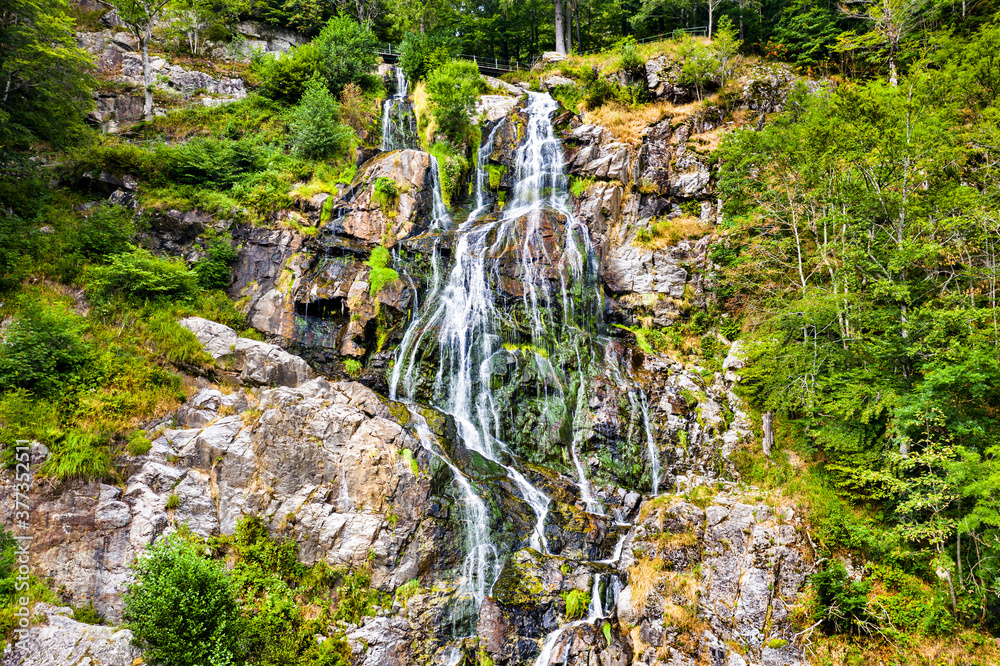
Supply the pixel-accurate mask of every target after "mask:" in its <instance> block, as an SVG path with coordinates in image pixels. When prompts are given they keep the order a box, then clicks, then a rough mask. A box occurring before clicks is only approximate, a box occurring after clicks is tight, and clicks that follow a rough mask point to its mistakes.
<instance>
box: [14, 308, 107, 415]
mask: <svg viewBox="0 0 1000 666" xmlns="http://www.w3.org/2000/svg"><path fill="white" fill-rule="evenodd" d="M21 303H22V306H21V311H20V313H19V314H18V316H17V317H16V318H15V319H14V321H13V323H12V324H11V325H10V327H9V328H8V329H7V331H6V339H5V340H4V341H3V343H2V344H0V390H4V391H9V390H11V389H17V388H22V389H27V390H29V391H31V392H33V393H34V394H35V395H37V396H42V397H46V396H51V397H55V396H58V395H59V394H61V393H62V392H63V391H64V389H65V387H66V385H67V384H69V385H77V384H82V383H85V382H86V379H87V377H86V375H87V374H88V373H87V370H88V368H89V367H90V365H91V360H92V357H93V350H92V349H91V348H90V345H89V344H88V343H87V342H86V341H85V339H84V337H83V333H84V329H85V325H86V322H85V320H84V318H83V317H80V316H79V315H76V314H73V313H71V312H69V311H68V310H67V309H66V308H65V307H63V306H62V305H61V304H59V303H52V304H45V303H43V302H41V300H40V299H35V298H31V297H25V298H23V299H22V300H21Z"/></svg>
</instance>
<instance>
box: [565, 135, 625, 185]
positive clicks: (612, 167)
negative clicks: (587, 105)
mask: <svg viewBox="0 0 1000 666" xmlns="http://www.w3.org/2000/svg"><path fill="white" fill-rule="evenodd" d="M569 138H570V141H572V142H574V143H578V144H579V145H580V148H579V149H578V150H577V151H576V153H575V155H573V156H572V159H571V160H570V162H569V169H570V171H571V172H572V173H574V174H577V175H580V176H583V177H587V178H600V179H601V180H617V181H620V182H622V183H627V182H630V181H631V180H632V168H633V162H634V159H633V156H632V151H631V149H630V148H629V146H627V145H625V144H623V143H618V142H609V140H608V139H609V135H608V133H607V131H606V130H605V129H604V128H603V127H601V126H600V125H580V126H579V127H577V128H575V129H573V130H572V131H571V132H570V137H569Z"/></svg>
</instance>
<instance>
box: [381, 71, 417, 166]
mask: <svg viewBox="0 0 1000 666" xmlns="http://www.w3.org/2000/svg"><path fill="white" fill-rule="evenodd" d="M393 69H394V70H395V73H396V92H395V93H394V94H393V95H392V97H389V98H388V99H386V100H385V101H384V102H383V103H382V145H381V148H382V150H383V151H390V150H402V149H404V148H413V147H414V146H415V145H416V136H417V127H416V118H414V116H413V109H412V108H411V107H410V101H409V99H407V94H408V92H409V90H408V87H407V82H406V76H405V75H404V74H403V70H402V69H400V68H399V67H398V66H396V67H393Z"/></svg>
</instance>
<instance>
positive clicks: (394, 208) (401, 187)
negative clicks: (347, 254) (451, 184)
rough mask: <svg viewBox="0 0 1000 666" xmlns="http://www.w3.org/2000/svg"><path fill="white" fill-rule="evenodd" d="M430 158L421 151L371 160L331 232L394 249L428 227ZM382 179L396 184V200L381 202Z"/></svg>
mask: <svg viewBox="0 0 1000 666" xmlns="http://www.w3.org/2000/svg"><path fill="white" fill-rule="evenodd" d="M432 177H433V176H432V174H431V156H430V155H429V154H427V153H424V152H421V151H419V150H400V151H394V152H391V153H385V154H383V155H379V156H378V157H376V158H374V159H372V160H370V161H369V162H368V166H367V167H366V168H365V170H364V172H363V173H361V174H360V175H359V176H358V177H357V178H356V179H355V185H356V186H357V193H356V194H355V196H354V198H353V199H352V200H351V202H350V208H348V209H347V212H346V214H345V215H344V216H343V217H341V218H338V219H337V220H332V221H331V222H330V230H331V231H332V232H333V233H336V234H342V235H346V236H349V237H352V238H354V239H357V240H359V241H361V242H363V243H365V244H367V246H368V247H374V246H376V245H385V246H386V247H392V246H394V245H395V244H396V243H397V242H399V241H400V240H403V239H406V238H410V237H412V236H417V235H419V234H421V233H423V232H425V231H427V229H428V228H429V225H430V222H431V218H432V216H431V207H432V204H433V201H432V199H433V195H432V193H431V191H432ZM379 178H388V179H390V180H392V181H393V182H394V183H395V188H396V190H397V196H396V197H395V200H394V201H382V202H380V201H379V200H378V197H377V196H376V195H375V187H376V182H377V181H378V179H379Z"/></svg>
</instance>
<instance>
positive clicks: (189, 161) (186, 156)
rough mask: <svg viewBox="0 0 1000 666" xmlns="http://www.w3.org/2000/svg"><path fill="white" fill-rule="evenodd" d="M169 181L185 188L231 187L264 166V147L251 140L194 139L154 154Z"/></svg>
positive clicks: (162, 148) (158, 149) (159, 148)
mask: <svg viewBox="0 0 1000 666" xmlns="http://www.w3.org/2000/svg"><path fill="white" fill-rule="evenodd" d="M155 154H156V156H157V159H158V161H159V162H160V163H161V164H162V168H163V169H164V171H165V175H166V176H167V178H168V179H169V180H172V181H175V182H178V183H183V184H187V185H199V186H205V185H220V186H222V187H224V188H229V187H232V186H233V185H234V184H235V183H236V182H237V181H238V180H240V179H241V178H242V177H243V176H244V175H245V174H248V173H252V172H254V171H259V170H260V169H261V168H263V166H264V155H263V146H262V145H261V144H260V143H259V142H258V141H257V139H255V138H254V137H246V138H243V139H240V140H239V141H228V140H219V139H204V138H196V139H192V140H191V141H188V142H187V143H182V144H178V145H176V146H160V147H158V148H157V150H156V151H155Z"/></svg>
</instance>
